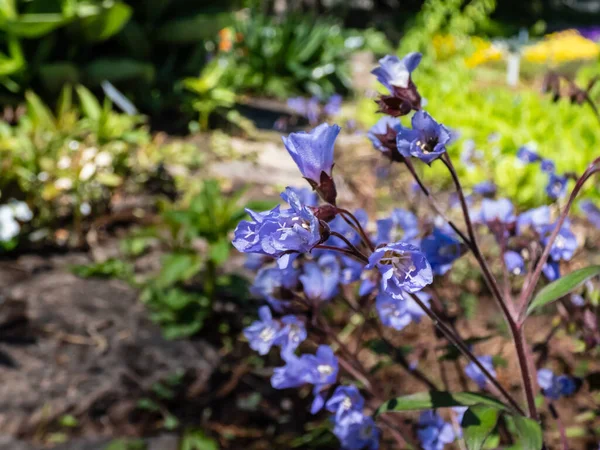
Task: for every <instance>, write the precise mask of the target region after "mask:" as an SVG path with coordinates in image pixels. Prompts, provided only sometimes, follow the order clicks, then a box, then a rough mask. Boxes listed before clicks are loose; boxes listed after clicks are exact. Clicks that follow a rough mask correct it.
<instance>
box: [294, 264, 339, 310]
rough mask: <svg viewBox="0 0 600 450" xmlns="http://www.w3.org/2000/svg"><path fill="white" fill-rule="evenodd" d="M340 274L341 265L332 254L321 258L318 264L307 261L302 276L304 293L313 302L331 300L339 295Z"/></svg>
mask: <svg viewBox="0 0 600 450" xmlns="http://www.w3.org/2000/svg"><path fill="white" fill-rule="evenodd" d="M340 273H341V268H340V263H339V261H338V259H337V258H336V256H334V255H332V254H331V253H326V254H324V255H323V256H321V257H320V258H319V261H318V262H315V261H307V262H306V263H304V273H303V274H302V275H300V281H301V282H302V286H303V287H304V293H305V294H306V296H307V297H308V298H309V299H311V300H316V301H327V300H331V299H332V298H333V297H335V296H336V295H337V293H338V290H339V284H340Z"/></svg>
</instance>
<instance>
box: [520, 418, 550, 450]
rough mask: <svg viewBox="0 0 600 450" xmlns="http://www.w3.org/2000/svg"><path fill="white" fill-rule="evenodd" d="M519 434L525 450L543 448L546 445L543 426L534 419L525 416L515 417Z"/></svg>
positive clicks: (539, 449)
mask: <svg viewBox="0 0 600 450" xmlns="http://www.w3.org/2000/svg"><path fill="white" fill-rule="evenodd" d="M513 420H514V423H515V427H516V428H517V434H518V435H519V437H520V438H521V440H520V444H521V446H522V447H523V450H541V448H542V446H543V445H544V437H543V435H542V427H541V426H540V424H539V423H537V422H536V421H535V420H533V419H529V418H527V417H524V416H514V417H513Z"/></svg>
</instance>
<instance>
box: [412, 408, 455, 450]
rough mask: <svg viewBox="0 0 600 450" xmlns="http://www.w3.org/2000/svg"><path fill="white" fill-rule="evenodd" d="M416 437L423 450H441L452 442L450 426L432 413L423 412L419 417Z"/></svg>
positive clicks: (452, 431) (452, 433) (452, 436)
mask: <svg viewBox="0 0 600 450" xmlns="http://www.w3.org/2000/svg"><path fill="white" fill-rule="evenodd" d="M417 436H418V437H419V440H420V441H421V446H422V447H423V449H424V450H443V448H444V446H445V445H446V444H450V443H451V442H454V439H455V435H454V430H453V429H452V425H450V424H449V423H447V422H445V421H444V419H442V418H441V417H440V416H439V415H437V414H436V413H435V412H434V411H423V412H422V413H421V415H420V416H419V429H418V430H417Z"/></svg>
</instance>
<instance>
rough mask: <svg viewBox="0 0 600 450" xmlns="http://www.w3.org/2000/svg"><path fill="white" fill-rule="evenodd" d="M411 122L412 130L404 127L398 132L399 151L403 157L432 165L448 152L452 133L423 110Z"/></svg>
mask: <svg viewBox="0 0 600 450" xmlns="http://www.w3.org/2000/svg"><path fill="white" fill-rule="evenodd" d="M411 122H412V129H409V128H404V127H402V128H401V129H400V131H399V132H398V135H397V137H396V144H397V145H398V151H399V152H400V154H401V155H402V156H405V157H409V156H414V157H416V158H419V159H420V160H421V161H423V162H424V163H427V164H431V163H432V162H433V161H434V160H436V159H437V158H439V157H440V156H442V155H443V154H444V153H445V152H446V144H448V143H449V142H450V137H451V136H450V131H449V130H448V129H447V128H446V127H445V126H444V125H441V124H439V123H437V122H436V121H435V120H433V118H432V117H431V116H430V115H429V114H427V113H426V112H425V111H423V110H419V111H417V112H416V113H415V114H414V115H413V117H412V120H411Z"/></svg>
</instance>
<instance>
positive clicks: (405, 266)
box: [380, 251, 417, 277]
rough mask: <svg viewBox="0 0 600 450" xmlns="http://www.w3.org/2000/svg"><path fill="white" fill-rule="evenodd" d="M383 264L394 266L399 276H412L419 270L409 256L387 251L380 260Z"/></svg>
mask: <svg viewBox="0 0 600 450" xmlns="http://www.w3.org/2000/svg"><path fill="white" fill-rule="evenodd" d="M380 263H381V264H384V265H388V266H392V267H393V268H394V272H395V273H396V274H398V275H403V276H409V277H410V276H411V273H412V272H414V271H415V270H417V267H416V266H415V265H414V263H413V261H412V258H411V257H410V255H409V254H406V253H398V252H394V251H387V252H385V253H384V255H383V258H381V260H380Z"/></svg>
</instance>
